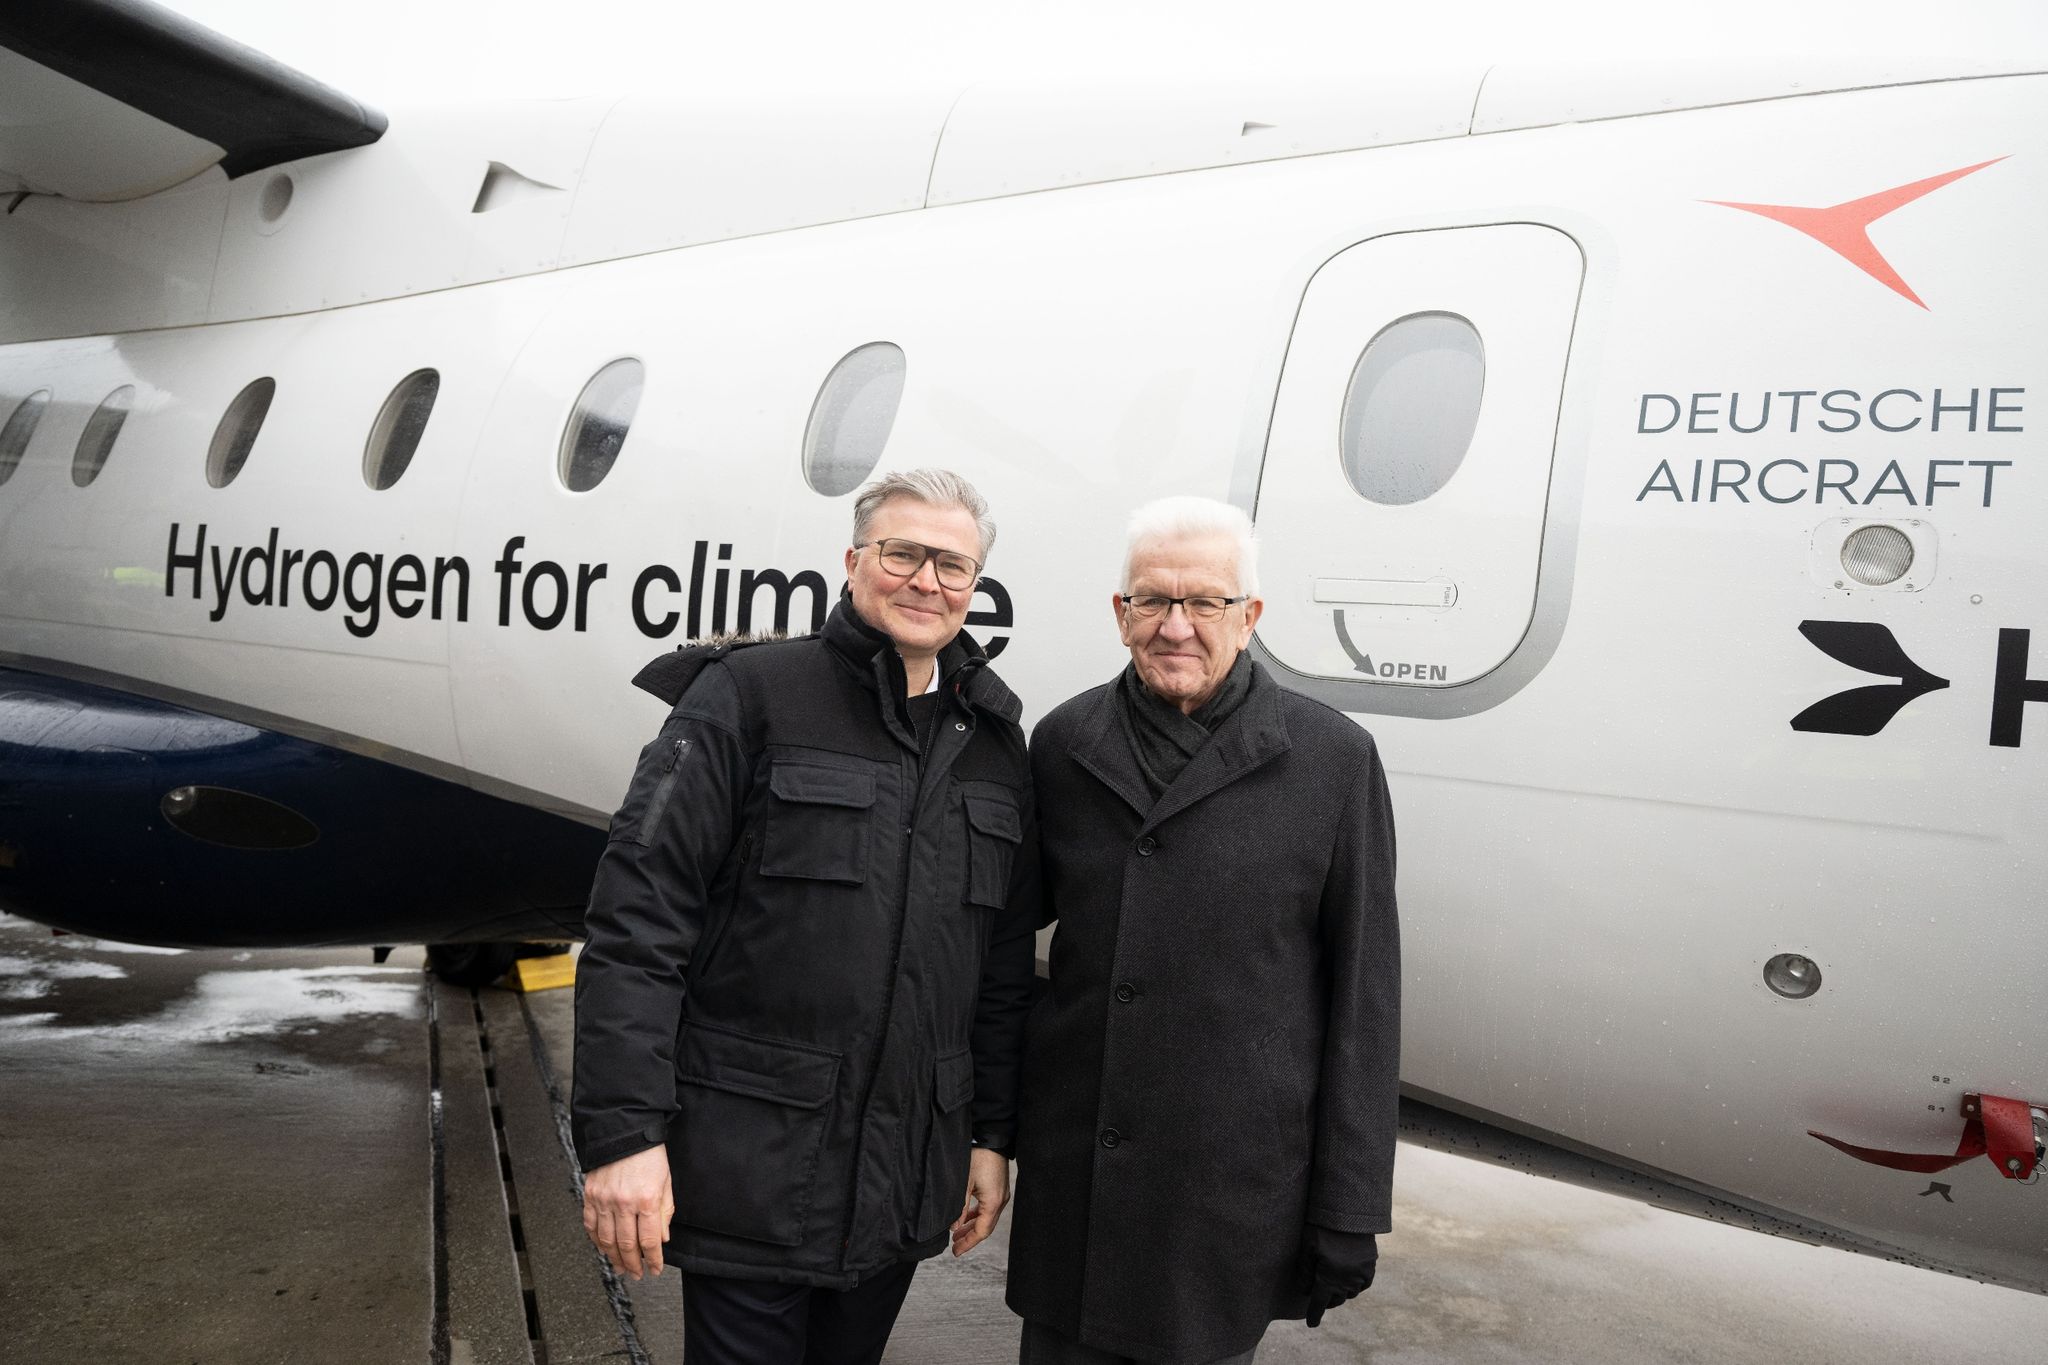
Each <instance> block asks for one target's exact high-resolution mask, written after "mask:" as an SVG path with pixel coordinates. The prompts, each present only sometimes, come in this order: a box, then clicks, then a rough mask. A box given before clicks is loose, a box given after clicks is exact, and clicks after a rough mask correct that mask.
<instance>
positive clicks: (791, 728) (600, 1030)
mask: <svg viewBox="0 0 2048 1365" xmlns="http://www.w3.org/2000/svg"><path fill="white" fill-rule="evenodd" d="M853 510H854V515H853V537H852V539H853V544H852V546H851V547H850V548H849V549H848V550H847V551H846V575H847V591H846V593H845V595H844V596H843V597H842V599H841V600H840V602H839V604H838V606H837V607H836V608H835V609H834V610H833V612H832V614H831V616H830V617H829V618H828V619H827V620H826V622H825V628H824V630H823V632H821V633H820V634H818V635H815V636H809V637H806V638H803V639H799V640H788V641H781V642H774V643H756V644H745V643H739V642H727V643H721V644H715V645H698V646H686V647H684V648H683V649H682V650H680V651H677V652H675V653H671V654H668V655H665V656H664V657H663V658H661V659H658V660H656V661H655V662H654V663H653V664H650V665H649V666H648V667H647V668H646V669H645V670H643V671H642V673H641V675H640V677H639V678H637V679H635V681H636V682H637V683H639V684H640V685H641V686H643V687H645V688H646V689H647V690H649V691H652V692H654V693H656V694H657V695H658V696H661V697H662V698H663V699H664V700H666V701H668V702H670V703H671V704H672V706H673V707H674V709H673V710H672V711H671V712H670V714H669V718H668V723H667V724H666V725H664V726H663V727H662V730H661V733H660V734H659V735H657V736H656V737H655V740H654V742H653V743H651V744H650V745H648V746H647V748H646V749H645V750H643V751H642V752H641V755H640V763H639V767H638V768H637V770H636V771H635V772H634V775H633V781H632V785H631V788H630V789H629V790H628V792H627V794H626V800H625V803H624V804H623V805H622V806H620V808H619V812H618V814H617V816H615V817H614V819H613V821H612V827H611V841H610V844H609V846H608V847H607V849H606V851H605V854H604V857H603V859H602V860H601V861H600V862H599V865H598V869H597V878H596V884H595V885H594V886H593V888H592V890H591V898H590V906H589V909H588V911H587V913H586V915H585V920H584V927H585V933H586V937H587V939H588V943H587V946H586V947H585V949H584V953H583V957H582V960H581V963H580V967H579V970H578V974H577V978H578V979H577V983H576V1068H575V1086H574V1092H575V1097H574V1104H573V1117H574V1127H575V1136H576V1144H577V1151H578V1155H579V1156H580V1157H581V1159H582V1163H583V1166H584V1169H585V1170H586V1171H587V1172H588V1175H587V1177H586V1179H585V1183H584V1226H585V1228H586V1229H587V1230H588V1231H589V1233H590V1236H591V1239H592V1241H594V1242H595V1243H596V1244H597V1246H598V1247H599V1249H600V1250H602V1251H603V1252H604V1254H605V1255H606V1257H608V1258H609V1259H610V1261H611V1263H612V1265H613V1266H614V1267H615V1268H616V1269H617V1270H618V1271H620V1272H621V1273H623V1274H629V1275H633V1276H634V1277H635V1278H638V1277H639V1276H640V1275H641V1274H642V1273H643V1272H645V1271H649V1270H651V1271H653V1272H654V1273H655V1274H659V1273H660V1272H661V1269H662V1267H663V1265H664V1264H673V1265H676V1266H677V1267H679V1268H680V1270H681V1272H682V1279H683V1295H684V1324H683V1330H684V1341H685V1350H686V1352H687V1354H688V1357H689V1360H690V1362H691V1365H873V1362H876V1361H879V1360H880V1359H881V1356H882V1351H883V1348H884V1346H885V1345H886V1343H887V1341H888V1337H889V1332H890V1330H891V1328H892V1327H893V1326H894V1324H895V1320H896V1314H897V1312H898V1310H899V1309H900V1308H901V1306H902V1303H903V1298H904V1294H905V1293H906V1291H907V1290H908V1289H909V1286H910V1279H911V1274H912V1271H913V1270H914V1269H915V1266H916V1264H917V1262H918V1261H919V1260H921V1259H923V1258H925V1257H928V1256H933V1255H936V1254H937V1253H938V1252H939V1251H940V1250H942V1249H943V1248H945V1247H946V1246H947V1245H948V1243H949V1241H950V1243H951V1246H952V1249H953V1252H954V1254H955V1255H959V1254H961V1253H964V1252H966V1251H967V1250H969V1249H970V1248H972V1247H973V1246H974V1245H975V1244H977V1243H978V1242H980V1241H981V1240H982V1239H983V1238H985V1237H986V1236H988V1234H989V1233H990V1232H991V1231H993V1230H994V1228H995V1224H996V1219H997V1218H998V1217H999V1216H1000V1215H1001V1213H1002V1209H1003V1205H1004V1203H1005V1202H1006V1201H1007V1198H1008V1194H1009V1164H1008V1159H1007V1153H1008V1152H1009V1150H1010V1148H1011V1145H1012V1142H1013V1140H1014V1133H1015V1127H1016V1090H1017V1078H1016V1073H1017V1057H1018V1049H1019V1040H1020V1037H1021V1029H1022V1023H1023V1016H1024V1012H1025V1009H1026V1007H1027V1005H1028V1001H1029V988H1030V984H1031V975H1032V953H1031V937H1032V932H1033V930H1034V928H1035V927H1036V924H1037V921H1038V918H1039V915H1040V911H1039V904H1038V890H1037V861H1036V859H1037V853H1036V848H1037V838H1036V833H1035V818H1034V814H1033V807H1032V799H1031V790H1030V774H1029V770H1028V766H1027V761H1026V758H1025V753H1024V737H1023V733H1022V731H1021V730H1020V728H1019V726H1018V716H1019V713H1020V708H1019V706H1018V703H1017V699H1016V697H1015V696H1013V695H1012V694H1011V692H1010V690H1009V689H1008V688H1007V687H1005V686H1004V685H1003V683H1002V681H1001V680H1000V679H999V678H997V677H996V675H995V674H994V673H993V672H992V671H990V669H989V668H988V667H987V664H988V660H987V658H986V656H985V655H984V654H983V653H982V651H981V649H980V647H979V646H977V645H976V644H975V643H974V641H973V640H971V639H969V638H968V636H967V635H966V634H965V633H964V632H962V630H961V624H962V622H963V621H964V620H965V618H966V616H967V609H968V605H969V603H970V602H971V601H972V600H973V597H974V591H975V585H976V583H977V582H978V581H979V580H978V575H979V574H980V572H981V565H982V561H983V560H984V559H986V557H987V555H988V549H989V546H990V544H991V543H992V542H993V541H994V539H995V527H994V525H993V524H992V523H991V522H990V521H989V519H988V510H987V506H986V504H985V503H983V501H982V499H981V497H980V495H979V494H977V493H976V492H975V491H974V489H973V488H972V487H971V486H970V485H969V484H968V483H967V481H966V480H965V479H962V478H961V477H960V476H958V475H957V474H952V473H949V472H947V471H944V470H917V471H913V472H912V473H909V474H891V475H888V476H886V477H884V478H882V479H880V480H878V481H876V482H875V483H872V484H870V485H868V487H866V488H864V489H863V490H862V491H861V493H860V495H859V496H858V497H857V498H856V499H855V501H854V509H853Z"/></svg>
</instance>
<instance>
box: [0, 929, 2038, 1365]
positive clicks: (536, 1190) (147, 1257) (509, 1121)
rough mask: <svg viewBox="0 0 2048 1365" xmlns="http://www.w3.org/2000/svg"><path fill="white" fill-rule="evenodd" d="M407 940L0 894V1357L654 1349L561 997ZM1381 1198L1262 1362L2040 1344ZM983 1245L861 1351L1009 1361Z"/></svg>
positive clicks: (1893, 1302)
mask: <svg viewBox="0 0 2048 1365" xmlns="http://www.w3.org/2000/svg"><path fill="white" fill-rule="evenodd" d="M419 961H420V959H419V954H418V951H417V950H401V951H400V952H399V953H397V954H396V955H394V956H393V958H392V960H391V961H390V962H389V963H388V964H386V965H385V966H384V967H382V968H379V967H375V966H373V965H372V964H371V962H370V955H369V953H368V952H367V950H363V949H345V950H334V951H303V950H291V951H274V952H238V951H204V952H189V953H171V952H162V951H149V950H139V949H134V948H124V947H122V946H120V945H112V944H101V943H96V942H94V941H92V940H87V939H79V938H52V937H51V936H50V934H49V932H48V931H47V930H44V929H41V928H38V927H36V926H33V925H29V924H26V923H24V922H22V921H20V920H15V919H10V918H8V917H5V916H0V1196H4V1204H0V1361H5V1362H15V1361H21V1362H24V1363H26V1362H35V1363H36V1365H42V1363H43V1362H50V1363H51V1365H65V1363H66V1362H73V1361H77V1362H95V1363H98V1362H127V1361H135V1362H149V1363H151V1365H154V1363H155V1362H167V1363H172V1365H182V1363H183V1362H201V1363H204V1365H214V1362H223V1363H230V1365H232V1363H238V1362H245V1361H248V1362H267V1361H279V1362H317V1363H321V1365H324V1363H325V1362H337V1365H355V1363H356V1362H384V1361H393V1362H415V1361H418V1362H432V1361H436V1360H447V1361H450V1362H453V1363H454V1365H500V1363H501V1362H502V1363H503V1365H563V1363H564V1362H571V1361H577V1362H582V1361H619V1362H630V1361H635V1360H644V1361H647V1362H650V1365H676V1363H677V1362H679V1361H680V1360H681V1358H682V1352H681V1330H682V1325H681V1320H682V1311H681V1293H680V1289H679V1286H678V1281H677V1278H676V1276H675V1274H674V1272H670V1273H668V1274H665V1275H663V1276H662V1277H661V1278H660V1279H659V1280H648V1281H643V1282H639V1283H624V1284H621V1283H619V1282H617V1281H609V1280H608V1277H607V1276H606V1274H605V1273H604V1271H603V1269H602V1267H601V1264H600V1263H599V1261H598V1259H597V1257H596V1255H595V1253H594V1252H592V1251H591V1250H590V1249H589V1247H588V1245H587V1244H586V1243H585V1242H584V1241H583V1236H582V1228H581V1221H580V1217H579V1216H578V1213H577V1203H576V1194H575V1189H576V1180H577V1175H576V1172H575V1170H574V1167H573V1163H572V1162H571V1160H570V1158H569V1156H568V1153H567V1149H566V1145H565V1141H564V1134H563V1132H562V1127H561V1121H562V1113H561V1109H560V1100H561V1098H562V1097H563V1096H565V1095H566V1093H567V1086H568V1084H569V1079H570V1064H571V1061H572V1059H571V1057H570V1052H569V1037H570V1026H571V998H570V993H569V992H567V991H550V992H544V993H540V994H536V995H532V996H524V997H522V996H517V995H514V994H511V993H510V992H506V991H501V990H485V991H480V992H471V991H467V990H459V989H454V988H450V987H446V986H439V987H437V986H433V985H431V984H429V983H428V982H427V981H426V980H425V978H424V977H423V976H422V974H421V972H420V970H419ZM437 1081H438V1086H437V1084H436V1082H437ZM437 1131H438V1134H439V1144H438V1147H437V1144H436V1133H437ZM2024 1193H2031V1192H2024ZM1395 1224H1396V1229H1397V1230H1396V1232H1395V1233H1394V1234H1393V1235H1391V1236H1389V1237H1387V1238H1384V1239H1383V1240H1382V1248H1383V1254H1382V1258H1381V1267H1382V1269H1381V1273H1380V1278H1379V1282H1378V1284H1376V1285H1375V1286H1374V1288H1373V1289H1372V1290H1371V1291H1370V1292H1369V1293H1368V1294H1367V1295H1366V1296H1365V1297H1364V1298H1363V1299H1362V1300H1360V1301H1359V1302H1357V1303H1355V1304H1352V1305H1347V1306H1345V1307H1344V1308H1341V1309H1339V1310H1337V1311H1336V1312H1335V1313H1333V1314H1332V1315H1331V1316H1330V1317H1329V1318H1328V1319H1326V1320H1325V1322H1324V1325H1323V1326H1322V1328H1320V1329H1319V1330H1317V1331H1313V1332H1311V1331H1309V1330H1308V1329H1306V1328H1305V1327H1303V1326H1302V1325H1300V1324H1298V1323H1296V1324H1278V1325H1276V1326H1275V1327H1274V1329H1273V1331H1272V1332H1271V1333H1270V1334H1269V1335H1268V1337H1267V1340H1266V1345H1265V1346H1264V1347H1263V1348H1262V1349H1261V1350H1260V1352H1259V1360H1260V1361H1261V1363H1262V1365H1340V1363H1341V1365H1364V1363H1366V1362H1371V1363H1372V1365H1438V1363H1440V1362H1441V1363H1444V1365H1448V1363H1449V1362H1481V1363H1482V1365H1493V1363H1495V1362H1499V1363H1501V1365H1507V1363H1509V1362H1532V1363H1536V1365H1548V1363H1549V1362H1556V1363H1557V1365H1567V1363H1569V1365H1581V1363H1582V1362H1631V1365H1633V1363H1634V1362H1688V1363H1689V1362H1716V1363H1717V1365H1718V1363H1720V1362H1734V1363H1735V1365H1746V1363H1749V1362H1754V1365H1807V1363H1808V1362H1836V1361H1841V1362H1851V1361H1853V1362H1857V1363H1858V1365H1920V1362H1930V1361H1933V1362H1959V1363H1960V1365H1974V1363H1975V1362H1984V1363H1985V1365H1991V1362H1998V1363H1999V1365H2009V1362H2013V1361H2019V1360H2032V1359H2040V1358H2041V1357H2042V1349H2043V1348H2042V1343H2043V1342H2048V1298H2044V1297H2041V1296H2037V1295H2030V1294H2024V1293H2019V1292H2016V1291H2013V1290H2008V1289H1998V1288H1992V1287H1988V1286H1984V1285H1977V1284H1972V1283H1969V1282H1967V1281H1963V1280H1958V1279H1953V1278H1950V1277H1948V1276H1943V1275H1937V1274H1931V1273H1928V1272H1925V1271H1919V1270H1912V1269H1908V1268H1906V1267H1902V1266H1897V1265H1891V1264H1887V1263H1884V1262H1879V1261H1873V1260H1869V1259H1866V1258H1862V1257H1857V1256H1852V1255H1849V1254H1847V1253H1843V1252H1839V1251H1832V1250H1823V1249H1819V1248H1814V1247H1807V1246H1801V1245H1798V1244H1796V1243H1790V1242H1781V1241H1776V1240H1773V1239H1771V1238H1767V1237H1762V1236H1759V1235H1757V1234H1755V1233H1750V1232H1744V1231H1738V1230H1736V1229H1732V1228H1728V1227H1723V1226H1719V1225H1715V1224H1710V1223H1705V1222H1700V1221H1698V1220H1695V1219H1690V1218H1686V1217H1683V1216H1680V1215H1676V1214H1672V1213H1668V1212H1664V1211H1662V1210H1657V1209H1652V1208H1648V1207H1646V1206H1644V1205H1641V1204H1636V1203H1633V1202H1630V1201H1627V1200H1623V1199H1618V1198H1616V1197H1614V1196H1612V1195H1608V1194H1604V1193H1599V1192H1595V1191H1588V1190H1582V1189H1577V1188H1574V1187H1571V1186H1565V1185H1558V1184H1553V1183H1550V1182H1547V1181H1541V1180H1536V1179H1532V1178H1530V1177H1528V1176H1524V1175H1521V1174H1518V1173H1516V1172H1513V1171H1508V1170H1502V1169H1498V1168H1494V1167H1491V1166H1487V1165H1482V1164H1480V1163H1477V1162H1471V1161H1467V1160H1463V1159H1461V1158H1458V1157H1454V1156H1448V1155H1444V1154H1441V1153H1438V1152H1433V1151H1428V1150H1424V1149H1420V1148H1414V1147H1409V1146H1405V1145H1404V1146H1403V1147H1402V1148H1401V1149H1400V1165H1399V1169H1398V1172H1397V1187H1396V1196H1395ZM1007 1250H1008V1248H1007V1224H1006V1225H1005V1227H1004V1229H1003V1230H1001V1231H999V1232H998V1234H997V1236H996V1237H995V1238H993V1239H991V1240H990V1242H989V1243H987V1244H985V1245H984V1246H983V1247H982V1248H981V1249H979V1250H977V1251H976V1252H974V1253H973V1254H972V1255H970V1256H968V1257H966V1258H964V1259H962V1260H957V1261H956V1260H954V1259H953V1258H951V1257H940V1258H939V1259H938V1260H935V1261H932V1262H928V1263H927V1264H926V1265H925V1266H924V1267H923V1268H922V1269H921V1270H920V1271H919V1274H918V1277H917V1281H916V1283H915V1285H914V1287H913V1289H912V1291H911V1295H910V1299H909V1301H908V1303H907V1304H906V1305H905V1307H904V1311H903V1315H902V1318H901V1319H900V1320H899V1323H898V1327H897V1330H896V1333H895V1336H894V1338H893V1339H892V1341H891V1344H890V1349H889V1354H888V1357H887V1362H888V1365H978V1363H979V1362H1005V1365H1007V1362H1010V1361H1014V1360H1015V1359H1016V1349H1017V1336H1018V1324H1017V1322H1016V1320H1015V1319H1014V1318H1013V1317H1011V1315H1010V1314H1009V1312H1008V1310H1007V1309H1005V1308H1004V1307H1003V1304H1002V1282H1003V1277H1004V1274H1005V1269H1006V1255H1007Z"/></svg>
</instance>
